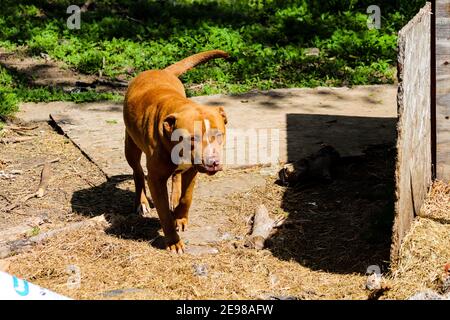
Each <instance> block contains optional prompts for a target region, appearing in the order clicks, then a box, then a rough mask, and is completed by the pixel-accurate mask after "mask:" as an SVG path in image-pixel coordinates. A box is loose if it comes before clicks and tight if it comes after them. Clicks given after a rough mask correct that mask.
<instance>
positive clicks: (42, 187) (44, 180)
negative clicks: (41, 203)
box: [36, 163, 51, 198]
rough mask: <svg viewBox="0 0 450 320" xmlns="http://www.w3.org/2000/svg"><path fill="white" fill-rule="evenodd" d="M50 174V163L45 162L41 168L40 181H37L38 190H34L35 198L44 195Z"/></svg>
mask: <svg viewBox="0 0 450 320" xmlns="http://www.w3.org/2000/svg"><path fill="white" fill-rule="evenodd" d="M50 175H51V171H50V164H49V163H46V164H44V167H43V168H42V172H41V182H40V183H39V187H38V190H37V191H36V197H37V198H42V197H43V196H44V194H45V191H46V190H47V187H48V184H49V182H50Z"/></svg>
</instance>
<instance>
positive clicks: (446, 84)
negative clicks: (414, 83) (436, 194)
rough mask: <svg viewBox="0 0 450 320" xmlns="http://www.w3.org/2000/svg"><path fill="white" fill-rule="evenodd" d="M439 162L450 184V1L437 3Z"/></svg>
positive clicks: (439, 171) (438, 173) (438, 171)
mask: <svg viewBox="0 0 450 320" xmlns="http://www.w3.org/2000/svg"><path fill="white" fill-rule="evenodd" d="M436 162H437V164H436V177H437V178H438V179H440V180H444V181H450V0H436Z"/></svg>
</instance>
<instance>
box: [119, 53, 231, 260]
mask: <svg viewBox="0 0 450 320" xmlns="http://www.w3.org/2000/svg"><path fill="white" fill-rule="evenodd" d="M214 58H228V54H227V53H226V52H224V51H220V50H212V51H207V52H202V53H198V54H195V55H193V56H190V57H188V58H186V59H183V60H181V61H179V62H177V63H175V64H173V65H171V66H169V67H167V68H165V69H163V70H150V71H145V72H142V73H140V74H139V75H138V76H137V77H136V78H135V79H133V81H132V82H131V83H130V85H129V87H128V91H127V94H126V96H125V102H124V108H123V116H124V120H125V126H126V132H125V156H126V159H127V161H128V164H129V165H130V166H131V168H132V169H133V178H134V183H135V186H136V200H135V209H136V210H137V211H138V212H147V211H148V209H149V207H150V206H149V202H148V200H147V197H146V192H145V177H144V172H143V170H142V167H141V163H140V160H141V155H142V152H144V153H145V155H146V157H147V171H148V176H147V182H148V186H149V188H150V194H151V197H152V199H153V203H154V205H155V207H156V210H157V212H158V216H159V219H160V221H161V225H162V228H163V231H164V235H165V237H166V242H167V248H168V249H169V250H171V251H174V252H178V253H182V252H183V251H184V244H183V242H182V241H181V240H180V237H179V235H178V233H177V230H181V231H183V230H184V229H185V228H186V225H187V222H188V211H189V207H190V205H191V201H192V191H193V189H194V183H195V177H196V175H197V172H202V173H207V174H215V173H216V172H217V171H219V170H221V169H222V146H223V143H224V141H225V124H226V122H227V120H226V116H225V112H224V111H223V108H222V107H212V106H202V105H199V104H197V103H195V102H193V101H191V100H189V99H187V98H186V94H185V91H184V87H183V84H182V83H181V81H180V80H179V79H178V76H179V75H181V74H183V73H184V72H186V71H187V70H189V69H191V68H193V67H195V66H196V65H198V64H200V63H203V62H206V61H208V60H210V59H214ZM180 138H181V142H180ZM180 147H181V149H180ZM183 147H184V148H183ZM170 177H172V195H171V203H172V208H170V205H169V197H168V191H167V181H168V179H169V178H170ZM171 209H172V210H171Z"/></svg>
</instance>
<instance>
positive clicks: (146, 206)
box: [125, 132, 153, 214]
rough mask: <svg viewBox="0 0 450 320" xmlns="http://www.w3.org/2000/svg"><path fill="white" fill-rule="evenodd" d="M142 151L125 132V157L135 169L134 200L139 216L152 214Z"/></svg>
mask: <svg viewBox="0 0 450 320" xmlns="http://www.w3.org/2000/svg"><path fill="white" fill-rule="evenodd" d="M141 156H142V150H141V149H139V147H138V146H137V145H136V144H135V143H134V141H133V139H132V138H131V137H130V135H129V134H128V133H127V132H125V157H126V159H127V162H128V164H129V165H130V167H131V168H132V169H133V179H134V185H135V189H136V197H135V200H134V210H135V212H136V213H137V214H146V213H149V212H150V208H151V207H153V206H151V205H150V203H149V201H148V199H147V195H146V192H145V176H144V171H143V170H142V166H141Z"/></svg>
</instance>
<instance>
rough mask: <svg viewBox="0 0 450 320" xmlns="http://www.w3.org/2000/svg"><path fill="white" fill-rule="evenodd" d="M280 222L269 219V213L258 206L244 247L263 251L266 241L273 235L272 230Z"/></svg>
mask: <svg viewBox="0 0 450 320" xmlns="http://www.w3.org/2000/svg"><path fill="white" fill-rule="evenodd" d="M281 224H282V220H278V221H275V220H273V219H272V218H270V217H269V211H268V210H267V208H266V207H265V206H264V205H260V206H259V207H258V208H257V209H256V211H255V215H254V218H253V227H252V230H251V232H250V234H249V235H248V236H247V237H246V241H245V246H246V247H248V248H251V249H256V250H261V249H264V245H265V242H266V240H267V239H268V238H269V237H270V236H271V235H272V234H273V232H274V228H276V227H279V226H280V225H281Z"/></svg>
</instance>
